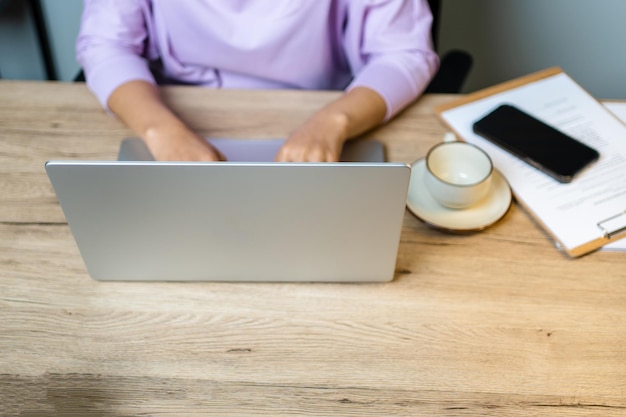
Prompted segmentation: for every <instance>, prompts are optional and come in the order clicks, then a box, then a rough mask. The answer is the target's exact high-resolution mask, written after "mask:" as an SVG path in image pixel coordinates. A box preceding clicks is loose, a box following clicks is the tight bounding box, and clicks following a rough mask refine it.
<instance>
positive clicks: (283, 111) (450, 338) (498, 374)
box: [0, 81, 626, 416]
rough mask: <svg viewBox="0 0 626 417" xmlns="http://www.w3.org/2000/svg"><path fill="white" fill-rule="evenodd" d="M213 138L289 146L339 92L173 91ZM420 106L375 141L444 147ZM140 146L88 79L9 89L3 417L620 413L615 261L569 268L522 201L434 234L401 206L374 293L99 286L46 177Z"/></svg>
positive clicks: (3, 214)
mask: <svg viewBox="0 0 626 417" xmlns="http://www.w3.org/2000/svg"><path fill="white" fill-rule="evenodd" d="M163 94H164V98H165V100H166V101H167V102H168V103H169V104H170V105H171V106H172V107H173V108H174V109H175V110H176V111H177V112H178V113H179V114H180V115H181V116H182V117H183V118H184V119H185V120H186V121H187V122H188V123H189V124H190V125H192V126H193V127H194V129H196V130H197V131H198V132H200V133H201V134H203V135H205V136H213V137H240V138H251V139H255V138H264V137H285V136H286V135H287V134H288V133H289V132H290V131H291V130H292V129H293V128H294V127H295V126H297V125H298V124H299V123H300V122H302V121H303V120H304V119H305V118H306V117H307V116H308V115H309V114H310V113H311V112H312V111H314V110H315V109H317V108H319V107H320V106H322V105H323V104H324V103H326V102H328V101H329V100H332V99H333V98H334V97H336V95H337V93H335V92H303V91H236V90H217V91H216V90H206V89H199V88H193V87H170V88H166V89H164V93H163ZM454 98H455V97H454V96H444V95H434V96H428V95H427V96H424V97H423V98H421V99H420V100H419V101H418V102H417V103H415V104H414V105H413V106H411V107H410V108H409V109H407V110H406V111H405V112H404V113H402V114H401V115H400V116H399V117H398V118H396V119H395V120H394V121H392V122H391V123H390V124H388V125H387V126H384V127H381V128H380V129H378V130H376V131H373V132H371V133H370V134H369V136H372V137H375V138H377V139H379V140H381V141H382V142H384V143H385V145H386V148H387V156H388V159H389V160H391V161H403V162H413V161H415V160H417V159H419V158H421V157H423V156H424V155H425V153H426V151H427V150H428V149H429V148H430V146H432V145H433V144H435V143H437V142H438V141H440V140H441V138H442V135H443V134H444V132H445V128H444V127H443V125H442V124H441V122H439V121H438V119H437V117H436V116H435V115H434V113H433V108H434V107H435V106H436V105H441V104H443V103H446V102H447V101H449V100H451V99H454ZM128 136H132V133H131V132H130V131H128V130H127V129H126V128H125V127H124V126H123V125H122V124H121V123H120V122H118V121H117V120H116V119H114V118H113V117H111V116H110V115H108V114H107V113H106V112H105V111H104V110H102V109H101V107H100V105H99V104H98V103H97V101H96V99H95V98H94V97H93V96H92V95H91V93H90V92H89V91H88V90H87V88H86V87H85V86H84V85H83V84H65V83H42V82H16V81H0V415H1V416H54V415H58V416H131V415H141V416H190V415H219V416H251V415H258V416H323V415H329V416H330V415H333V416H339V415H341V416H392V415H393V416H420V415H428V416H431V415H432V416H534V415H546V416H625V415H626V254H625V253H619V252H606V251H602V252H595V253H592V254H590V255H587V256H584V257H582V258H580V259H576V260H572V259H570V258H568V257H567V256H565V255H563V254H561V253H560V252H559V251H558V250H557V249H556V248H555V247H554V245H553V244H552V242H551V241H550V239H548V237H547V235H546V234H545V233H544V232H543V231H542V230H541V229H540V228H538V227H537V226H536V225H535V224H534V223H533V222H532V220H530V218H529V216H528V215H527V214H526V213H525V212H524V211H523V210H522V209H520V208H519V207H518V206H517V205H516V204H514V205H513V206H512V207H511V209H510V211H509V212H508V213H507V215H506V216H505V217H504V218H503V219H502V220H501V221H500V222H498V223H497V224H496V225H494V226H493V227H491V228H489V229H488V230H486V231H484V232H481V233H475V234H469V235H450V234H444V233H441V232H439V231H437V230H433V229H430V228H428V227H427V226H425V225H424V224H423V223H421V222H420V221H419V220H418V219H416V218H415V217H414V216H413V215H411V214H410V213H409V212H408V211H407V213H406V215H405V221H404V226H403V231H402V237H401V244H400V249H399V253H398V260H397V267H396V277H395V279H394V280H393V281H392V282H389V283H384V284H297V283H254V284H252V283H103V282H97V281H94V280H92V279H91V278H89V276H88V275H87V273H86V271H85V268H84V265H83V263H82V260H81V258H80V254H79V252H78V249H77V247H76V245H75V243H74V240H73V238H72V235H71V232H70V230H69V228H68V226H67V224H66V222H65V219H64V216H63V213H62V211H61V210H60V208H59V206H58V203H57V201H56V198H55V195H54V193H53V190H52V188H51V186H50V183H49V181H48V179H47V176H46V174H45V171H44V163H45V161H47V160H50V159H93V160H98V159H114V158H115V157H116V153H117V150H118V146H119V142H120V140H121V139H122V138H124V137H128Z"/></svg>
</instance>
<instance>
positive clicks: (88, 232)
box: [46, 161, 410, 282]
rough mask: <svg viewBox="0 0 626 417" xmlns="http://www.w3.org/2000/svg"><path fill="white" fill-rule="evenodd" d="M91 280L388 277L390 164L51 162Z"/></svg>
mask: <svg viewBox="0 0 626 417" xmlns="http://www.w3.org/2000/svg"><path fill="white" fill-rule="evenodd" d="M46 171H47V173H48V176H49V178H50V180H51V182H52V185H53V186H54V189H55V192H56V194H57V197H58V199H59V202H60V204H61V207H62V209H63V211H64V213H65V216H66V218H67V220H68V223H69V225H70V228H71V230H72V233H73V234H74V237H75V239H76V242H77V244H78V247H79V249H80V252H81V255H82V257H83V260H84V262H85V265H86V266H87V269H88V271H89V274H90V275H91V276H92V277H93V278H95V279H99V280H133V281H135V280H165V281H198V280H217V281H340V282H350V281H352V282H354V281H388V280H391V279H392V278H393V276H394V269H395V261H396V255H397V250H398V244H399V239H400V232H401V227H402V221H403V217H404V210H405V203H406V194H407V189H408V182H409V177H410V167H409V166H408V165H406V164H401V163H322V164H317V163H302V164H299V163H284V164H281V163H236V162H226V163H224V162H222V163H189V162H178V163H174V162H116V161H110V162H90V161H76V162H71V161H50V162H48V163H47V164H46Z"/></svg>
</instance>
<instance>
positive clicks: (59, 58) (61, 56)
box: [0, 0, 83, 81]
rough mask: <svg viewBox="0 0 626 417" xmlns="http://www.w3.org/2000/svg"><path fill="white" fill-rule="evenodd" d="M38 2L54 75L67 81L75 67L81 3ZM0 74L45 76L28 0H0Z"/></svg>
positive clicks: (76, 0)
mask: <svg viewBox="0 0 626 417" xmlns="http://www.w3.org/2000/svg"><path fill="white" fill-rule="evenodd" d="M40 4H41V9H42V14H43V18H44V21H45V24H46V26H47V29H48V30H47V31H46V36H47V44H48V45H49V47H50V50H51V54H52V64H53V66H54V69H55V72H56V76H57V78H58V79H59V80H63V81H71V80H73V79H74V77H75V76H76V74H77V73H78V70H79V65H78V63H77V62H76V59H75V53H74V43H75V40H76V35H77V34H78V29H79V27H80V15H81V13H82V9H83V2H82V0H40ZM0 75H1V76H2V77H3V78H10V79H22V80H44V79H46V78H47V74H46V68H45V64H44V58H43V55H42V47H41V45H40V44H39V39H38V37H37V27H36V22H35V19H34V17H33V10H32V8H31V4H30V2H27V1H23V0H0Z"/></svg>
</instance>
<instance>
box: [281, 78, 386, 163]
mask: <svg viewBox="0 0 626 417" xmlns="http://www.w3.org/2000/svg"><path fill="white" fill-rule="evenodd" d="M386 111H387V105H386V103H385V101H384V100H383V99H382V97H381V96H380V95H379V94H378V93H376V92H375V91H373V90H371V89H369V88H366V87H356V88H354V89H352V90H350V91H348V92H346V93H344V94H343V95H341V97H339V98H338V99H337V100H335V101H333V102H331V103H329V104H328V105H326V106H325V107H323V108H322V109H321V110H319V111H317V112H316V113H315V114H313V115H312V116H311V117H310V118H308V119H307V120H306V121H305V122H304V123H303V124H302V125H301V126H299V127H298V128H297V129H296V130H295V131H294V132H293V133H292V134H291V135H290V136H289V137H288V138H287V141H286V142H285V143H284V145H283V146H282V147H281V149H280V150H279V151H278V153H277V154H276V158H275V160H276V161H278V162H337V161H338V160H339V157H340V156H341V150H342V148H343V144H344V143H345V142H346V140H348V139H350V138H353V137H355V136H357V135H359V134H361V133H363V132H365V131H367V130H369V129H371V128H373V127H375V126H378V125H379V124H380V123H381V122H382V121H383V120H384V118H385V114H386Z"/></svg>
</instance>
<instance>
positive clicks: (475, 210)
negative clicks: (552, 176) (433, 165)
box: [407, 159, 512, 233]
mask: <svg viewBox="0 0 626 417" xmlns="http://www.w3.org/2000/svg"><path fill="white" fill-rule="evenodd" d="M425 171H426V161H425V160H424V159H420V160H419V161H416V162H414V163H413V165H412V169H411V182H410V184H409V194H408V197H407V207H408V208H409V210H410V211H411V212H412V213H413V214H414V215H415V216H416V217H417V218H418V219H420V220H422V221H423V222H424V223H426V224H427V225H429V226H431V227H434V228H436V229H441V230H444V231H448V232H453V233H467V232H476V231H479V230H483V229H485V228H487V227H489V226H491V225H492V224H494V223H495V222H497V221H498V220H500V219H501V218H502V217H503V216H504V215H505V214H506V212H507V211H508V210H509V207H511V201H512V195H511V188H510V187H509V184H508V183H507V182H506V179H505V178H504V177H503V176H502V174H500V172H499V171H498V170H494V172H493V179H492V180H491V181H492V182H491V190H490V191H489V194H487V196H486V197H485V198H484V199H483V200H482V201H480V202H479V203H477V204H476V205H474V206H471V207H468V208H465V209H451V208H448V207H445V206H442V205H441V204H439V203H438V202H437V201H435V199H434V198H433V197H432V196H431V195H430V192H429V191H428V190H427V189H426V187H425V186H424V173H425Z"/></svg>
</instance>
